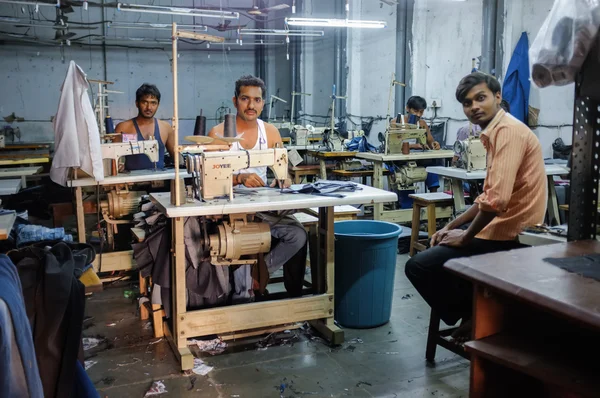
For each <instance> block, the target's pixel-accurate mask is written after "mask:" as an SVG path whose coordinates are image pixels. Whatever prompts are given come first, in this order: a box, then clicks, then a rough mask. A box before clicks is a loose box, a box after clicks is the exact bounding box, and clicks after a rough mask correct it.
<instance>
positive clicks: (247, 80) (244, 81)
mask: <svg viewBox="0 0 600 398" xmlns="http://www.w3.org/2000/svg"><path fill="white" fill-rule="evenodd" d="M244 86H250V87H260V91H261V95H262V99H265V97H266V94H267V86H266V85H265V82H264V81H263V80H262V79H261V78H260V77H255V76H252V75H246V76H242V77H240V78H239V79H238V80H237V81H236V82H235V98H237V97H239V96H240V91H241V90H242V87H244Z"/></svg>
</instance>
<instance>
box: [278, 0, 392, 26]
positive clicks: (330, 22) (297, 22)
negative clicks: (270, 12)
mask: <svg viewBox="0 0 600 398" xmlns="http://www.w3.org/2000/svg"><path fill="white" fill-rule="evenodd" d="M344 10H345V12H346V18H345V19H341V18H286V19H285V24H286V26H288V25H289V26H319V27H332V28H367V29H382V28H385V27H386V23H385V21H366V20H364V21H363V20H353V19H350V0H346V5H345V7H344Z"/></svg>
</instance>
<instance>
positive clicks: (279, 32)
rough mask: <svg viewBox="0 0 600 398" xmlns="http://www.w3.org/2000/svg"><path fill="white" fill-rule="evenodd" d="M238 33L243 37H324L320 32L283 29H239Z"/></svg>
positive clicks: (322, 32)
mask: <svg viewBox="0 0 600 398" xmlns="http://www.w3.org/2000/svg"><path fill="white" fill-rule="evenodd" d="M238 33H239V34H240V35H244V36H311V37H321V36H324V35H325V32H324V31H322V30H285V29H239V30H238Z"/></svg>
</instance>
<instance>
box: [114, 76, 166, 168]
mask: <svg viewBox="0 0 600 398" xmlns="http://www.w3.org/2000/svg"><path fill="white" fill-rule="evenodd" d="M159 106H160V91H159V90H158V88H157V87H156V86H155V85H154V84H149V83H144V84H142V85H141V86H140V87H139V88H138V89H137V91H136V92H135V107H136V108H137V109H138V115H137V116H136V117H134V118H133V119H129V120H125V121H123V122H121V123H119V124H117V127H115V132H116V133H118V134H133V135H135V136H136V137H137V140H138V141H145V140H151V139H154V140H156V141H158V162H157V164H156V167H157V168H159V169H162V168H164V166H165V150H166V151H168V152H169V155H170V156H171V159H172V158H173V153H174V147H175V138H174V132H173V127H171V125H170V124H169V123H167V122H165V121H162V120H158V119H157V118H155V117H154V116H155V115H156V112H157V111H158V107H159ZM124 158H125V162H124V163H120V164H119V171H120V172H121V171H125V170H128V171H132V170H146V169H154V168H155V165H154V163H153V162H151V161H150V159H149V158H148V156H146V155H144V154H136V155H128V156H124Z"/></svg>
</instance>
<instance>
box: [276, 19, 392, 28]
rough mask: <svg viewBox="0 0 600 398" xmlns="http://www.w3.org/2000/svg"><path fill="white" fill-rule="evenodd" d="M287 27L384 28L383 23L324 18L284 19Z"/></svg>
mask: <svg viewBox="0 0 600 398" xmlns="http://www.w3.org/2000/svg"><path fill="white" fill-rule="evenodd" d="M285 23H286V24H287V25H289V26H319V27H333V28H371V29H381V28H385V27H386V24H385V21H361V20H352V19H326V18H286V19H285Z"/></svg>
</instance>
